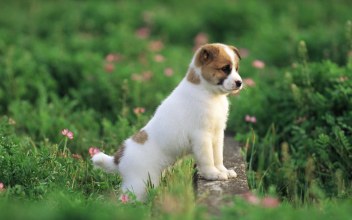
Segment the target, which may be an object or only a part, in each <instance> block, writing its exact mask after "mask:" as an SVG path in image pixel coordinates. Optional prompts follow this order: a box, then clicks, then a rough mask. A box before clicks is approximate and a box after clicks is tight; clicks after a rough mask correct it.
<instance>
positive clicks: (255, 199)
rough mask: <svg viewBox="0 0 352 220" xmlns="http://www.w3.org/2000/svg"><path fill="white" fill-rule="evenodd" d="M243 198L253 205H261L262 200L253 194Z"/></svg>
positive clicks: (249, 193)
mask: <svg viewBox="0 0 352 220" xmlns="http://www.w3.org/2000/svg"><path fill="white" fill-rule="evenodd" d="M242 198H243V199H244V200H246V201H247V202H248V203H250V204H253V205H258V204H259V203H260V199H259V198H258V197H257V196H256V195H254V194H253V193H251V192H247V193H244V194H242Z"/></svg>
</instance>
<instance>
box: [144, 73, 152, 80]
mask: <svg viewBox="0 0 352 220" xmlns="http://www.w3.org/2000/svg"><path fill="white" fill-rule="evenodd" d="M142 77H143V80H145V81H147V80H150V79H151V78H152V77H153V73H152V72H151V71H144V72H143V73H142Z"/></svg>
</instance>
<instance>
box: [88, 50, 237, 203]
mask: <svg viewBox="0 0 352 220" xmlns="http://www.w3.org/2000/svg"><path fill="white" fill-rule="evenodd" d="M222 46H224V47H225V48H226V51H227V53H229V55H230V56H232V57H234V56H235V54H234V52H233V51H232V50H230V49H228V47H227V46H225V45H222ZM232 60H233V62H234V59H232ZM190 68H193V69H194V70H195V72H196V74H197V75H199V76H200V78H201V83H200V84H193V83H191V82H189V81H188V80H187V76H186V77H185V78H184V79H183V80H182V81H181V83H180V84H179V85H178V86H177V87H176V88H175V89H174V91H173V92H172V93H171V94H170V95H169V96H168V97H167V98H166V99H165V100H164V101H163V102H162V104H161V105H160V106H159V107H158V108H157V110H156V112H155V114H154V116H153V117H152V119H151V120H150V121H149V122H148V124H147V125H146V126H145V127H144V128H142V129H141V130H144V131H146V133H147V134H148V140H147V141H146V142H145V143H144V144H139V143H137V142H135V141H133V140H132V138H129V139H127V140H126V141H125V143H124V144H125V146H126V147H125V150H124V153H123V156H122V157H121V159H120V163H119V164H118V165H116V164H115V163H114V161H113V160H114V159H113V157H111V156H108V155H106V154H104V153H98V154H96V155H95V156H94V157H93V158H92V160H93V163H94V164H95V165H96V166H99V167H101V168H103V169H105V170H107V171H108V172H114V171H119V173H120V174H121V176H122V179H123V182H122V189H123V191H131V192H133V193H135V195H136V197H137V199H138V200H144V199H145V196H146V183H147V181H148V180H150V181H151V182H152V184H153V185H154V186H157V185H158V184H159V179H160V175H161V172H162V171H163V170H164V169H165V168H166V167H167V166H169V165H171V164H173V163H174V162H175V161H176V159H177V158H179V157H181V156H182V155H184V154H188V153H193V155H194V157H195V160H196V163H197V165H198V170H199V172H200V174H201V175H202V176H203V177H204V178H206V179H209V180H226V179H228V178H233V177H236V176H237V174H236V173H235V171H233V170H228V169H226V168H225V167H224V165H223V138H224V129H225V127H226V121H227V116H228V107H229V103H228V100H227V96H226V95H227V93H228V92H230V91H231V90H234V89H240V88H234V87H233V84H234V80H240V79H241V78H240V76H239V74H238V73H237V72H236V70H233V71H232V72H231V74H230V76H229V78H228V79H227V80H226V81H225V83H224V84H225V85H224V86H223V87H224V88H223V89H221V90H224V92H223V93H218V92H217V93H215V92H214V91H213V90H212V89H213V88H212V87H214V86H211V85H209V84H208V83H207V82H206V81H205V80H204V79H203V78H202V76H201V70H200V69H199V68H197V67H196V66H195V65H194V59H193V60H192V62H191V64H190ZM225 92H226V93H225ZM149 178H150V179H149Z"/></svg>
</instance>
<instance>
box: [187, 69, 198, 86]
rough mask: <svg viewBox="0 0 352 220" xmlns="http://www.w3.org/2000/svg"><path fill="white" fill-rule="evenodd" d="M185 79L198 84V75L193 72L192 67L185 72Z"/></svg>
mask: <svg viewBox="0 0 352 220" xmlns="http://www.w3.org/2000/svg"><path fill="white" fill-rule="evenodd" d="M187 80H188V81H189V82H191V83H193V84H196V85H198V84H199V83H200V78H199V76H198V75H197V74H196V73H195V72H194V69H190V70H189V72H188V73H187Z"/></svg>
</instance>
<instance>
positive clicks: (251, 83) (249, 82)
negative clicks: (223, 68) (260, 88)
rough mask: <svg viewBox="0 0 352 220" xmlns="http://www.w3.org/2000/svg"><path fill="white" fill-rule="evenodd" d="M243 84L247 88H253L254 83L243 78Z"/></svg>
mask: <svg viewBox="0 0 352 220" xmlns="http://www.w3.org/2000/svg"><path fill="white" fill-rule="evenodd" d="M243 82H244V84H245V85H247V86H249V87H253V86H255V82H254V80H253V79H252V78H244V79H243Z"/></svg>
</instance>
